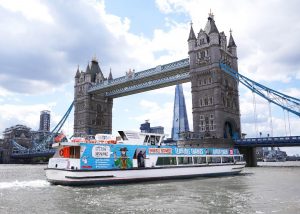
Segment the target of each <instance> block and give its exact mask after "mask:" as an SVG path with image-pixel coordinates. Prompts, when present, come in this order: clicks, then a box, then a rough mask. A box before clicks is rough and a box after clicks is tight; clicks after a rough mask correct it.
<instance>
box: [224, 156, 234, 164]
mask: <svg viewBox="0 0 300 214" xmlns="http://www.w3.org/2000/svg"><path fill="white" fill-rule="evenodd" d="M222 163H233V157H222Z"/></svg>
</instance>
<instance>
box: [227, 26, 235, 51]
mask: <svg viewBox="0 0 300 214" xmlns="http://www.w3.org/2000/svg"><path fill="white" fill-rule="evenodd" d="M229 32H230V37H229V42H228V48H230V47H236V44H235V42H234V39H233V37H232V30H231V29H230V31H229Z"/></svg>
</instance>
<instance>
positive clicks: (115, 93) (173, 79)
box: [105, 72, 190, 98]
mask: <svg viewBox="0 0 300 214" xmlns="http://www.w3.org/2000/svg"><path fill="white" fill-rule="evenodd" d="M188 81H190V73H189V72H185V73H181V74H176V75H174V76H169V77H164V78H160V79H156V80H149V81H147V82H143V83H140V84H136V85H131V86H126V87H120V88H117V89H115V90H112V91H108V92H106V93H105V96H107V97H112V98H116V97H121V96H125V95H129V94H134V93H138V92H142V91H147V90H154V89H157V88H161V87H163V86H164V87H166V86H170V85H174V84H176V83H184V82H188Z"/></svg>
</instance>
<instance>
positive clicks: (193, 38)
mask: <svg viewBox="0 0 300 214" xmlns="http://www.w3.org/2000/svg"><path fill="white" fill-rule="evenodd" d="M190 40H196V36H195V32H194V29H193V23H191V29H190V35H189V38H188V41H190Z"/></svg>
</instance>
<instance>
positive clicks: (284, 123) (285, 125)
mask: <svg viewBox="0 0 300 214" xmlns="http://www.w3.org/2000/svg"><path fill="white" fill-rule="evenodd" d="M282 111H283V118H284V130H285V136H287V135H288V134H287V130H286V118H285V110H284V108H282Z"/></svg>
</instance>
